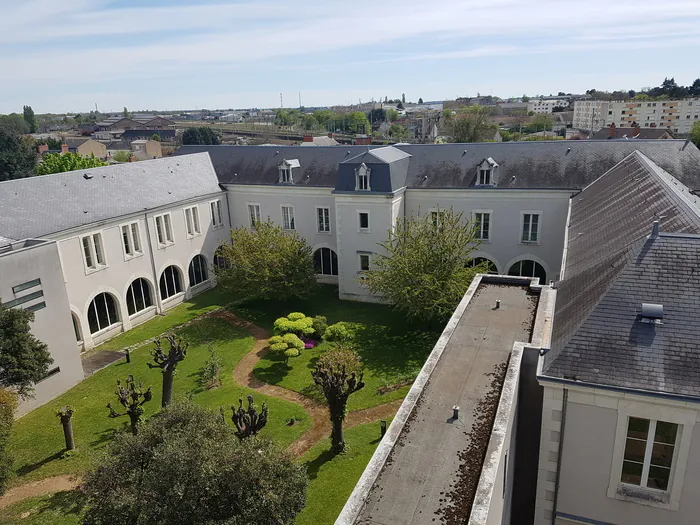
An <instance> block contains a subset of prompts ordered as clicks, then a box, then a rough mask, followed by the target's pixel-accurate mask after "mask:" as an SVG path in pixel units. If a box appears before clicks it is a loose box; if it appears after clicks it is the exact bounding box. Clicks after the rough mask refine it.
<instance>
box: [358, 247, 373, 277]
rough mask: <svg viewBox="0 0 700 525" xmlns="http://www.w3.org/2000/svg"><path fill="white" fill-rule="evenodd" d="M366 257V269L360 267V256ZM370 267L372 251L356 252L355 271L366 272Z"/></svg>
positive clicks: (360, 273)
mask: <svg viewBox="0 0 700 525" xmlns="http://www.w3.org/2000/svg"><path fill="white" fill-rule="evenodd" d="M363 257H367V270H363V269H362V258H363ZM371 268H372V253H371V252H357V273H358V275H362V274H364V273H365V272H368V271H369V270H370V269H371Z"/></svg>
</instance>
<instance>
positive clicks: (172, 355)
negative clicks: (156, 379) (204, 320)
mask: <svg viewBox="0 0 700 525" xmlns="http://www.w3.org/2000/svg"><path fill="white" fill-rule="evenodd" d="M165 340H166V341H167V342H168V346H169V347H170V348H169V349H168V351H167V352H166V351H165V350H163V345H162V341H163V340H162V339H156V340H155V341H154V343H155V345H156V346H155V348H154V349H152V350H151V357H152V358H153V361H154V363H147V364H148V368H160V370H161V372H162V374H163V396H162V398H161V406H162V407H165V406H166V405H169V404H170V401H171V400H172V397H173V379H174V378H175V370H176V369H177V365H178V364H179V363H180V361H182V360H184V359H185V357H186V356H187V347H188V346H189V345H188V344H187V343H185V342H184V341H183V340H182V339H179V338H176V337H175V336H174V335H166V336H165Z"/></svg>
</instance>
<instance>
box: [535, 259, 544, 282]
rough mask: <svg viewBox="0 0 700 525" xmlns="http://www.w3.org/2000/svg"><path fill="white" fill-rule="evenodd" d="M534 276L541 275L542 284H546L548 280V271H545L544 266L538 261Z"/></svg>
mask: <svg viewBox="0 0 700 525" xmlns="http://www.w3.org/2000/svg"><path fill="white" fill-rule="evenodd" d="M533 277H539V278H540V284H544V283H545V282H546V281H545V279H546V278H547V272H545V271H544V268H543V267H542V265H541V264H540V263H538V262H536V263H535V275H534V276H533Z"/></svg>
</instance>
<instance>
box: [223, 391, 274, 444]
mask: <svg viewBox="0 0 700 525" xmlns="http://www.w3.org/2000/svg"><path fill="white" fill-rule="evenodd" d="M231 412H232V415H231V421H233V424H234V425H236V435H237V436H238V437H239V438H241V439H244V438H247V437H250V436H255V435H257V434H258V432H260V431H261V430H262V429H263V428H265V425H267V405H266V404H265V402H264V401H263V404H262V407H260V413H258V409H257V408H256V407H255V403H254V402H253V396H252V395H250V394H248V408H247V409H244V408H243V400H242V399H241V398H238V409H236V407H235V406H232V407H231Z"/></svg>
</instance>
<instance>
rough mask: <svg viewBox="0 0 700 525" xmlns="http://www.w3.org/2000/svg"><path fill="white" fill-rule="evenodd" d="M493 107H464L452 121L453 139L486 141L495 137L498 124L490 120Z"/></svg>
mask: <svg viewBox="0 0 700 525" xmlns="http://www.w3.org/2000/svg"><path fill="white" fill-rule="evenodd" d="M490 117H491V108H489V107H487V106H479V105H478V104H475V105H473V106H470V107H467V108H463V109H461V110H460V111H459V113H457V115H456V117H455V118H454V119H452V122H451V123H450V128H451V129H450V131H451V135H452V139H453V140H454V141H455V142H484V141H486V140H490V139H493V136H494V134H495V133H496V129H498V128H497V126H496V125H495V124H491V123H490V122H489V118H490Z"/></svg>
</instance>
